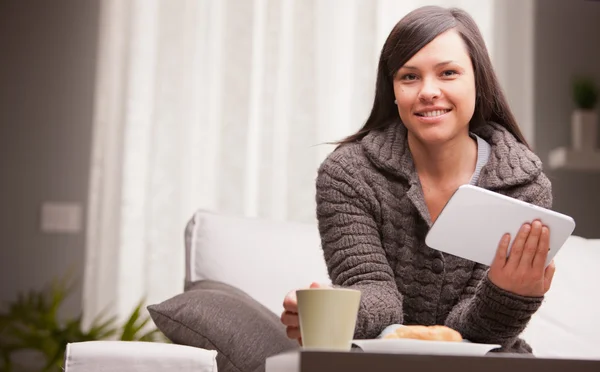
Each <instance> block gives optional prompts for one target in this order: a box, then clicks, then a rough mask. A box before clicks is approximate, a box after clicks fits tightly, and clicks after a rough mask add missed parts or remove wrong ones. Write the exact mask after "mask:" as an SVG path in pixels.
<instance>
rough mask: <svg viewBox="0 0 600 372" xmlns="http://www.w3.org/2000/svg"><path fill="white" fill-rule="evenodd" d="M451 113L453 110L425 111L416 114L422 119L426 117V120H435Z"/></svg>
mask: <svg viewBox="0 0 600 372" xmlns="http://www.w3.org/2000/svg"><path fill="white" fill-rule="evenodd" d="M450 111H451V110H432V111H423V112H417V113H415V115H417V116H420V117H424V118H435V117H439V116H442V115H444V114H447V113H448V112H450Z"/></svg>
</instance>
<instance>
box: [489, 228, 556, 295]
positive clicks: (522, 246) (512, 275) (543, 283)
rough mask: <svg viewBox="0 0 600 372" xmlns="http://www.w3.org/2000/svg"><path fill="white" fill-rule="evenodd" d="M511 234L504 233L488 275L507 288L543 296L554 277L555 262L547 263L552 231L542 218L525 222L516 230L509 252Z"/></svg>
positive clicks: (497, 283)
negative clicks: (541, 220) (543, 222)
mask: <svg viewBox="0 0 600 372" xmlns="http://www.w3.org/2000/svg"><path fill="white" fill-rule="evenodd" d="M509 242H510V236H509V235H508V234H507V235H505V236H504V237H503V238H502V239H501V241H500V244H499V245H498V249H497V251H496V257H495V259H494V262H493V263H492V264H491V266H490V270H489V272H488V277H489V279H490V280H491V282H492V283H494V284H495V285H496V286H498V287H500V288H502V289H504V290H505V291H508V292H511V293H514V294H517V295H521V296H526V297H541V296H543V295H544V294H546V292H547V291H548V290H549V289H550V285H551V284H552V278H553V276H554V271H555V266H554V261H552V262H550V264H549V265H548V266H546V265H545V264H546V260H547V258H548V251H549V249H550V230H549V229H548V227H547V226H544V225H543V224H542V223H541V222H540V221H538V220H536V221H533V223H531V224H529V223H525V224H523V225H522V226H521V229H520V230H519V232H518V233H517V235H516V237H515V239H514V241H513V244H512V246H511V248H510V254H508V245H509Z"/></svg>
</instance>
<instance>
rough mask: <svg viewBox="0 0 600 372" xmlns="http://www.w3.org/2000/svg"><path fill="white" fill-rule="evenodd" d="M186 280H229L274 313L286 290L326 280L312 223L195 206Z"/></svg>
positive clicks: (189, 226) (188, 234) (187, 237)
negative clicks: (276, 219) (261, 217)
mask: <svg viewBox="0 0 600 372" xmlns="http://www.w3.org/2000/svg"><path fill="white" fill-rule="evenodd" d="M185 245H186V282H187V283H192V282H196V281H199V280H205V279H209V280H215V281H220V282H224V283H227V284H230V285H232V286H234V287H236V288H239V289H241V290H243V291H244V292H246V293H248V294H249V295H250V296H252V298H254V299H256V300H257V301H258V302H260V303H262V304H263V305H265V306H266V307H267V308H268V309H270V310H271V311H272V312H273V313H275V314H277V315H279V314H281V311H282V310H283V307H282V302H283V299H284V297H285V295H286V294H287V293H288V292H289V291H291V290H294V289H298V288H304V287H308V286H309V285H310V283H312V282H313V281H314V282H319V283H330V279H329V276H328V274H327V267H326V265H325V259H324V258H323V251H322V249H321V241H320V237H319V231H318V229H317V226H316V224H307V223H297V222H279V221H270V220H266V219H259V218H247V217H237V216H230V215H225V214H217V213H211V212H207V211H204V210H199V211H198V212H196V213H195V215H194V216H193V217H192V219H191V220H190V221H189V223H188V224H187V226H186V231H185Z"/></svg>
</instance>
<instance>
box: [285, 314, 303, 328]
mask: <svg viewBox="0 0 600 372" xmlns="http://www.w3.org/2000/svg"><path fill="white" fill-rule="evenodd" d="M281 323H283V324H284V325H286V326H288V327H299V326H300V321H299V318H298V314H297V313H292V312H289V311H284V312H283V313H282V314H281Z"/></svg>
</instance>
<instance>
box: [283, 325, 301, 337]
mask: <svg viewBox="0 0 600 372" xmlns="http://www.w3.org/2000/svg"><path fill="white" fill-rule="evenodd" d="M285 331H286V334H287V336H288V338H291V339H292V340H297V339H299V338H300V328H298V327H287V328H286V330H285Z"/></svg>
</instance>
